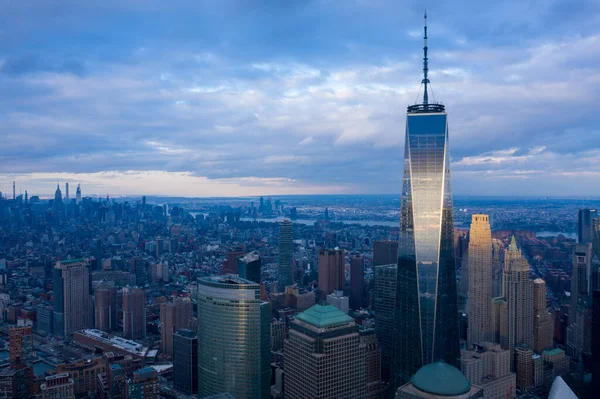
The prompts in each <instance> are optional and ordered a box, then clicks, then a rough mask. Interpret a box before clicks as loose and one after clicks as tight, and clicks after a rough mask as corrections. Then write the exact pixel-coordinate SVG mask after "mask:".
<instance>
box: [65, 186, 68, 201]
mask: <svg viewBox="0 0 600 399" xmlns="http://www.w3.org/2000/svg"><path fill="white" fill-rule="evenodd" d="M65 201H66V202H67V204H68V203H69V183H65Z"/></svg>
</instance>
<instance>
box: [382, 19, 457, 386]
mask: <svg viewBox="0 0 600 399" xmlns="http://www.w3.org/2000/svg"><path fill="white" fill-rule="evenodd" d="M425 22H427V14H425ZM424 41H425V44H424V47H423V52H424V57H423V80H422V83H423V85H424V94H423V102H422V103H421V104H415V105H411V106H409V107H408V113H407V117H406V141H405V150H404V164H403V177H402V199H401V204H400V234H399V244H398V270H397V285H396V290H397V291H396V317H395V324H396V326H395V337H394V356H393V358H394V359H393V368H394V371H393V373H394V385H395V386H396V387H399V386H401V385H402V384H403V383H406V382H408V381H409V380H410V378H411V376H412V375H414V374H415V372H416V371H417V370H418V369H419V368H421V367H422V366H424V365H426V364H429V363H433V362H438V361H443V362H445V363H448V364H450V365H452V366H455V367H460V366H459V358H460V350H459V336H458V312H457V294H456V266H455V259H454V219H453V212H452V190H451V182H450V154H449V149H448V121H447V114H446V110H445V107H444V105H442V104H440V103H436V102H430V101H429V97H428V85H429V83H430V82H429V79H428V77H427V73H428V58H427V24H425V29H424Z"/></svg>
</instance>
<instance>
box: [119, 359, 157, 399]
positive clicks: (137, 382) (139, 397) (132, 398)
mask: <svg viewBox="0 0 600 399" xmlns="http://www.w3.org/2000/svg"><path fill="white" fill-rule="evenodd" d="M126 389H127V396H126V397H127V399H158V398H159V397H160V391H159V389H158V376H157V374H156V370H154V369H153V368H152V367H146V368H143V369H139V370H136V371H134V372H133V378H132V379H129V380H127V388H126Z"/></svg>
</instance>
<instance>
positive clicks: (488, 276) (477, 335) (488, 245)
mask: <svg viewBox="0 0 600 399" xmlns="http://www.w3.org/2000/svg"><path fill="white" fill-rule="evenodd" d="M467 315H468V317H469V319H468V320H469V329H468V335H467V337H468V339H467V342H468V343H469V346H471V345H473V344H477V343H479V342H483V341H491V340H492V336H493V329H492V231H491V229H490V222H489V217H488V215H478V214H474V215H472V217H471V230H470V238H469V302H468V311H467Z"/></svg>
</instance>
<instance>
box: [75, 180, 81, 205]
mask: <svg viewBox="0 0 600 399" xmlns="http://www.w3.org/2000/svg"><path fill="white" fill-rule="evenodd" d="M80 202H81V186H80V185H79V184H78V185H77V191H76V192H75V203H76V204H77V205H79V203H80Z"/></svg>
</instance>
